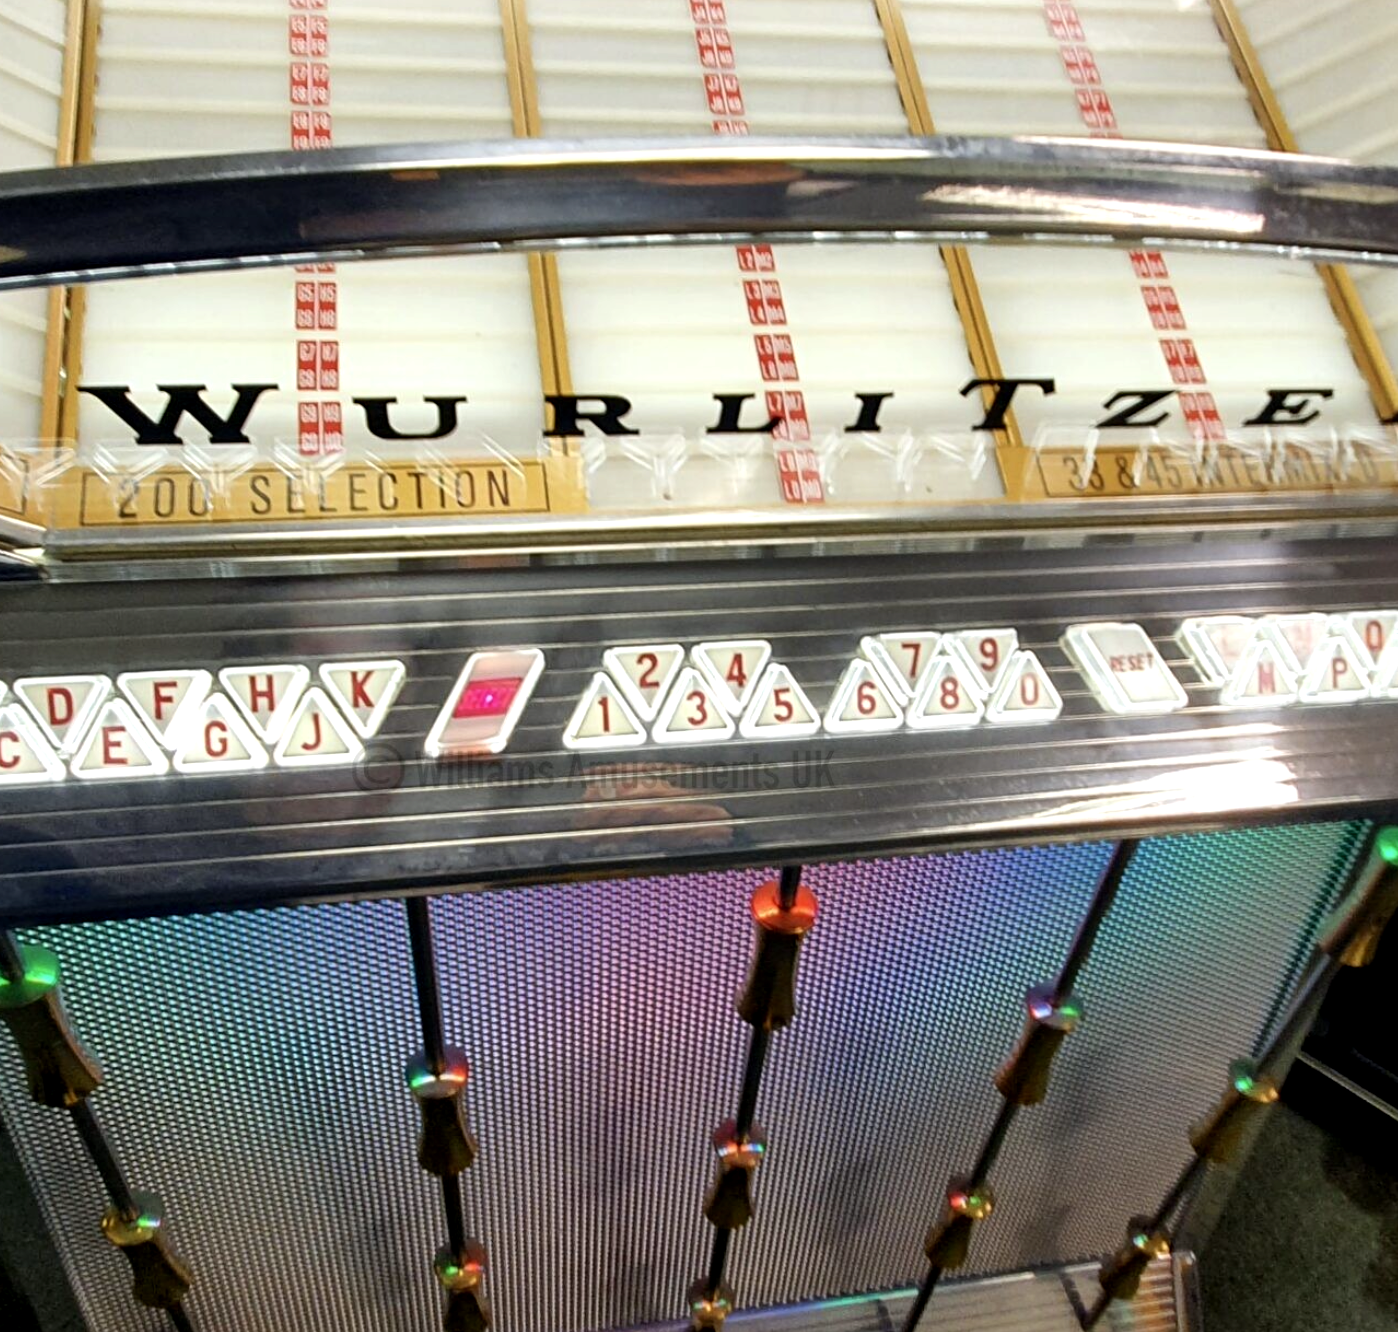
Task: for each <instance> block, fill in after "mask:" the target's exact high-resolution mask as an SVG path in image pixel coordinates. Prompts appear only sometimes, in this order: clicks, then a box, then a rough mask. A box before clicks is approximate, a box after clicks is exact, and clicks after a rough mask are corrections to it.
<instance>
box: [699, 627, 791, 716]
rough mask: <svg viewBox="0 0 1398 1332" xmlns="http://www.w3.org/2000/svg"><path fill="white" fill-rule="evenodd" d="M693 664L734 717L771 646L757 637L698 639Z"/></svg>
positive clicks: (744, 704)
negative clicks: (699, 641) (708, 641)
mask: <svg viewBox="0 0 1398 1332" xmlns="http://www.w3.org/2000/svg"><path fill="white" fill-rule="evenodd" d="M691 655H692V656H693V658H694V664H695V665H696V666H697V667H698V668H699V669H700V670H701V671H702V672H703V673H704V678H705V679H706V680H708V682H709V683H710V684H711V685H712V686H713V687H714V689H715V690H716V691H717V692H718V696H719V698H720V699H721V700H722V701H723V705H724V707H725V708H727V709H728V711H729V713H731V714H732V715H733V716H734V717H737V716H739V715H741V713H742V711H743V709H744V708H746V707H747V705H748V701H749V700H750V699H751V698H752V691H753V690H754V689H756V688H757V682H758V680H759V679H761V678H762V672H763V671H764V670H765V669H766V667H767V663H768V661H769V660H770V659H771V656H772V646H771V644H770V643H766V642H764V641H763V640H762V639H760V638H742V639H733V640H731V641H729V642H724V643H700V644H698V646H696V647H695V648H694V650H693V652H692V654H691Z"/></svg>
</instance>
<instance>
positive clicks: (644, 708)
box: [602, 643, 684, 721]
mask: <svg viewBox="0 0 1398 1332" xmlns="http://www.w3.org/2000/svg"><path fill="white" fill-rule="evenodd" d="M602 664H603V665H604V666H606V668H607V670H609V671H610V672H611V675H612V679H613V680H615V681H616V682H617V684H618V685H619V686H620V687H621V691H622V693H623V694H624V695H625V696H626V701H627V702H628V703H629V704H630V705H631V709H632V711H633V712H635V714H636V716H637V717H639V718H640V719H641V720H642V721H654V720H655V714H656V713H657V712H659V711H660V704H661V702H662V701H663V700H664V698H665V696H666V694H667V693H668V692H669V689H670V686H671V685H672V684H674V682H675V676H676V675H678V674H679V671H680V667H681V666H683V665H684V649H683V648H682V647H681V646H680V645H679V644H678V643H649V644H645V645H642V646H640V647H614V648H608V649H607V650H606V651H605V652H604V653H603V654H602Z"/></svg>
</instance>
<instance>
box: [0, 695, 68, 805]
mask: <svg viewBox="0 0 1398 1332" xmlns="http://www.w3.org/2000/svg"><path fill="white" fill-rule="evenodd" d="M66 776H67V773H66V772H64V770H63V764H62V763H60V762H59V761H58V755H57V754H55V753H54V751H53V746H52V745H50V744H49V742H48V741H47V740H46V739H44V736H43V734H42V732H40V730H39V728H38V727H37V726H35V725H34V723H33V721H32V720H31V719H30V717H29V714H28V713H27V712H25V710H24V709H23V708H22V707H20V705H19V704H18V703H8V704H6V705H5V706H4V707H0V786H21V785H27V784H29V783H31V782H61V781H62V780H63V779H64V777H66Z"/></svg>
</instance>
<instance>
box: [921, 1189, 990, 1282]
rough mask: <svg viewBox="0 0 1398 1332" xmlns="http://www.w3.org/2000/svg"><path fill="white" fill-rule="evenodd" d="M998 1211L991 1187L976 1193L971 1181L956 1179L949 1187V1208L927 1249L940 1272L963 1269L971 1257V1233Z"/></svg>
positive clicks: (931, 1260)
mask: <svg viewBox="0 0 1398 1332" xmlns="http://www.w3.org/2000/svg"><path fill="white" fill-rule="evenodd" d="M994 1210H995V1194H994V1191H993V1190H992V1189H991V1187H990V1185H988V1184H982V1185H981V1186H980V1187H979V1188H976V1189H973V1188H972V1187H971V1184H970V1181H969V1180H965V1179H953V1180H952V1181H951V1183H949V1184H948V1185H947V1205H946V1210H945V1211H943V1213H942V1216H941V1219H940V1220H939V1221H938V1222H937V1223H936V1225H934V1226H933V1227H932V1229H931V1230H929V1231H928V1232H927V1240H926V1243H925V1244H924V1245H923V1249H924V1251H925V1252H926V1254H927V1259H928V1261H929V1262H930V1263H931V1264H932V1265H933V1266H934V1267H939V1268H953V1267H960V1266H962V1265H963V1264H964V1263H965V1261H966V1258H967V1255H968V1254H969V1253H970V1249H971V1232H972V1231H973V1230H974V1229H975V1227H976V1222H977V1221H984V1220H985V1218H986V1217H988V1216H989V1215H990V1214H991V1212H993V1211H994Z"/></svg>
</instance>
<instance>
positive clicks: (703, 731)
mask: <svg viewBox="0 0 1398 1332" xmlns="http://www.w3.org/2000/svg"><path fill="white" fill-rule="evenodd" d="M732 734H733V721H732V719H731V718H730V717H729V715H728V713H727V712H726V711H725V709H724V707H723V705H722V704H721V703H720V702H719V694H718V690H717V689H716V688H715V687H714V686H713V685H711V684H710V683H709V682H708V681H707V680H705V679H704V677H703V676H702V675H700V674H699V672H698V671H697V670H696V669H695V668H694V667H693V666H686V667H685V668H684V670H682V671H681V672H680V678H679V679H678V680H677V681H675V687H674V689H672V690H671V691H670V697H669V698H668V699H666V700H665V703H664V706H662V707H661V709H660V716H659V717H658V718H657V720H656V723H655V731H654V736H655V739H656V740H659V741H667V740H668V741H677V742H679V743H681V744H687V743H690V742H694V741H701V740H727V739H728V737H729V736H731V735H732Z"/></svg>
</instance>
